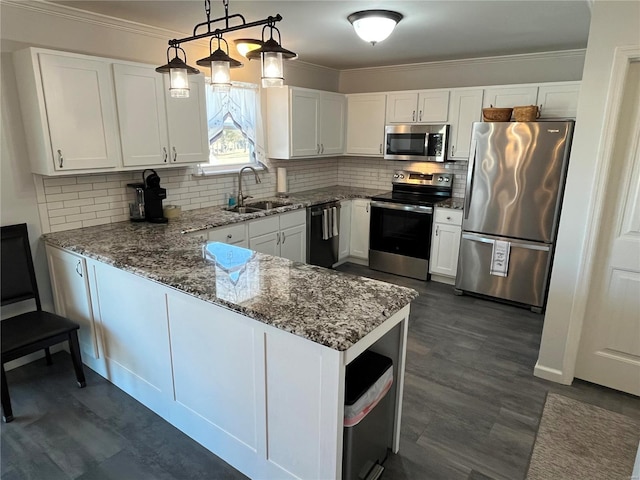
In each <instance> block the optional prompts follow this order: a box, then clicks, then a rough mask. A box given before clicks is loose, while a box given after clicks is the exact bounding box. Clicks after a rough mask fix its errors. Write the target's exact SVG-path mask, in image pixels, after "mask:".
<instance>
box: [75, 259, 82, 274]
mask: <svg viewBox="0 0 640 480" xmlns="http://www.w3.org/2000/svg"><path fill="white" fill-rule="evenodd" d="M80 262H81V260H78V263H77V264H76V273H77V274H78V275H80V276H81V277H82V267H81V266H80V265H81V263H80ZM78 268H80V270H78Z"/></svg>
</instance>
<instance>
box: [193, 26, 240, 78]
mask: <svg viewBox="0 0 640 480" xmlns="http://www.w3.org/2000/svg"><path fill="white" fill-rule="evenodd" d="M214 40H218V49H217V50H216V51H215V52H211V49H212V45H213V41H214ZM220 42H224V44H225V45H226V46H227V51H226V52H225V51H224V50H222V48H221V47H220ZM209 51H210V52H211V55H209V56H208V57H206V58H202V59H200V60H198V61H197V62H196V63H197V64H198V65H202V66H203V67H210V68H211V85H213V87H214V88H216V89H218V90H224V89H228V88H229V87H230V86H231V72H230V69H231V68H238V67H241V66H242V62H239V61H238V60H235V59H233V58H231V57H230V56H229V44H228V43H227V41H226V40H225V39H224V38H222V35H221V34H218V35H216V36H215V37H213V38H212V39H211V40H210V41H209Z"/></svg>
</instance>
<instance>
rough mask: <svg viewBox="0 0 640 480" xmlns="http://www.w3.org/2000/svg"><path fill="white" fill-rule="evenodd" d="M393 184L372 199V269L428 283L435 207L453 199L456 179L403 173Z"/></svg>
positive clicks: (397, 173) (398, 172)
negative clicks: (390, 188)
mask: <svg viewBox="0 0 640 480" xmlns="http://www.w3.org/2000/svg"><path fill="white" fill-rule="evenodd" d="M392 184H393V190H392V191H391V192H388V193H384V194H382V195H378V196H375V197H372V198H371V227H370V230H369V267H370V268H372V269H374V270H380V271H383V272H388V273H394V274H396V275H403V276H405V277H411V278H417V279H419V280H429V278H430V275H429V256H430V253H431V229H432V225H433V207H434V205H435V204H436V203H438V202H441V201H443V200H446V199H447V198H450V197H451V192H452V189H453V175H452V174H449V173H420V172H411V171H405V170H401V171H397V172H395V173H394V174H393V180H392Z"/></svg>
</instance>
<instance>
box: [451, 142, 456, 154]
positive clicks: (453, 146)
mask: <svg viewBox="0 0 640 480" xmlns="http://www.w3.org/2000/svg"><path fill="white" fill-rule="evenodd" d="M455 154H456V147H455V145H451V155H452V156H453V155H455Z"/></svg>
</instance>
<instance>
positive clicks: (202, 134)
mask: <svg viewBox="0 0 640 480" xmlns="http://www.w3.org/2000/svg"><path fill="white" fill-rule="evenodd" d="M113 76H114V82H115V91H116V100H117V104H118V122H119V125H120V132H121V141H122V161H123V164H124V165H125V166H127V167H129V166H145V167H146V166H155V165H161V164H164V165H167V166H168V165H170V164H177V163H190V162H191V163H193V162H198V163H203V162H206V161H207V159H208V156H209V148H208V137H207V119H206V108H205V101H204V95H205V91H204V78H203V77H202V76H199V75H197V76H196V75H194V76H191V77H190V78H189V80H190V95H189V98H172V97H171V96H170V95H169V92H168V86H166V85H165V83H164V78H163V75H161V74H159V73H157V72H156V71H155V69H154V68H153V67H148V66H137V65H130V64H114V65H113Z"/></svg>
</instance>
